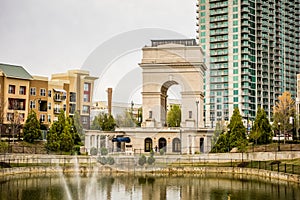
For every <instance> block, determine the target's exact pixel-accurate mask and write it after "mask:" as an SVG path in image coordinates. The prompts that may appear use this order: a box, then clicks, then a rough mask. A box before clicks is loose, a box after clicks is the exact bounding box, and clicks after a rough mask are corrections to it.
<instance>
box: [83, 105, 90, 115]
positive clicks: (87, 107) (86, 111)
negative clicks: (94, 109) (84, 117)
mask: <svg viewBox="0 0 300 200" xmlns="http://www.w3.org/2000/svg"><path fill="white" fill-rule="evenodd" d="M89 112H90V107H89V106H82V113H83V114H88V113H89Z"/></svg>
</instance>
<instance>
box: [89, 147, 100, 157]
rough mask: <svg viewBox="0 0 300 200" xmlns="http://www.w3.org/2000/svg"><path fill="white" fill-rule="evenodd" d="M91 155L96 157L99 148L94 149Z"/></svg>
mask: <svg viewBox="0 0 300 200" xmlns="http://www.w3.org/2000/svg"><path fill="white" fill-rule="evenodd" d="M90 153H91V155H92V156H96V155H97V154H98V151H97V148H96V147H92V148H91V150H90Z"/></svg>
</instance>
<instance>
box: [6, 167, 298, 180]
mask: <svg viewBox="0 0 300 200" xmlns="http://www.w3.org/2000/svg"><path fill="white" fill-rule="evenodd" d="M94 171H98V172H99V173H134V174H147V173H150V174H152V175H155V174H158V175H161V174H164V175H174V174H179V175H180V174H193V175H197V174H198V175H201V174H212V173H213V174H236V175H248V176H257V177H261V178H263V179H268V180H270V181H278V180H281V181H288V182H294V183H299V184H300V175H296V174H287V173H282V172H276V171H268V170H263V169H253V168H238V167H171V168H170V167H164V168H163V167H161V168H143V167H140V168H136V169H135V170H134V171H133V170H132V171H124V170H118V169H117V168H114V167H113V166H112V167H107V166H105V167H104V166H100V165H98V166H96V167H95V166H94V167H82V166H81V167H79V173H91V172H94ZM60 172H62V173H74V172H77V171H76V169H75V168H74V167H15V168H6V169H1V170H0V177H1V176H9V175H16V174H27V175H29V174H39V175H51V174H57V173H60Z"/></svg>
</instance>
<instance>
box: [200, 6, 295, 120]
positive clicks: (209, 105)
mask: <svg viewBox="0 0 300 200" xmlns="http://www.w3.org/2000/svg"><path fill="white" fill-rule="evenodd" d="M299 12H300V11H299V0H265V1H262V0H209V1H207V0H198V3H197V26H198V29H197V33H198V34H197V38H198V41H199V45H201V47H202V48H203V50H204V52H205V58H206V65H207V67H208V70H207V71H206V79H205V84H204V85H205V86H204V87H205V88H204V89H205V119H206V125H213V124H215V123H216V121H218V120H229V117H230V116H231V114H232V112H233V109H234V107H238V108H239V110H240V112H241V115H242V116H243V117H244V119H247V118H249V119H251V118H254V117H255V113H256V110H257V107H259V106H261V107H263V108H264V110H265V111H266V112H267V114H268V116H269V118H271V117H272V108H273V106H274V105H275V101H276V100H277V98H278V96H279V95H280V94H281V93H282V92H283V91H290V92H291V93H292V96H293V97H296V80H297V79H296V74H297V73H299V71H300V61H299V60H300V51H299V50H300V43H299V35H300V32H299V23H300V22H299Z"/></svg>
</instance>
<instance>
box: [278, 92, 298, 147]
mask: <svg viewBox="0 0 300 200" xmlns="http://www.w3.org/2000/svg"><path fill="white" fill-rule="evenodd" d="M273 112H274V115H273V119H274V120H273V121H274V122H273V128H274V129H276V130H278V129H279V127H278V123H280V132H281V133H283V134H284V135H286V132H287V131H289V130H292V129H293V125H292V124H290V123H289V120H290V117H293V118H294V119H295V117H296V106H295V101H294V100H293V99H292V97H291V93H290V92H284V93H282V95H281V96H279V97H278V102H276V105H275V106H274V107H273ZM284 142H285V137H284Z"/></svg>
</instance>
